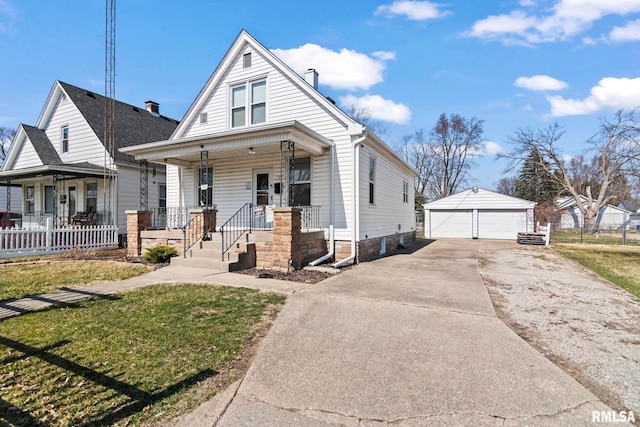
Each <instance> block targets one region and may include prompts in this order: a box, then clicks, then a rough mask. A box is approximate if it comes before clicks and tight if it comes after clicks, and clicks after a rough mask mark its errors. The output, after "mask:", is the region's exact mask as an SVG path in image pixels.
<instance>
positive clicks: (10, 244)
mask: <svg viewBox="0 0 640 427" xmlns="http://www.w3.org/2000/svg"><path fill="white" fill-rule="evenodd" d="M117 247H118V227H117V226H116V225H95V226H82V227H62V228H53V227H52V223H51V219H47V222H46V226H45V227H43V228H40V229H30V230H25V229H18V228H12V229H0V258H10V257H17V256H30V255H45V254H54V253H63V252H73V251H91V250H99V249H108V248H117Z"/></svg>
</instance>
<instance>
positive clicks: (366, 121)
mask: <svg viewBox="0 0 640 427" xmlns="http://www.w3.org/2000/svg"><path fill="white" fill-rule="evenodd" d="M348 114H349V116H351V118H352V119H353V120H355V121H356V122H358V123H361V124H363V125H365V126H366V127H367V129H368V130H369V131H371V132H372V133H374V134H376V135H377V136H384V135H385V134H386V133H387V127H386V126H385V125H384V124H382V122H381V121H380V120H376V119H372V118H371V111H369V109H368V108H367V107H363V106H360V105H355V104H353V105H351V110H350V111H349V113H348Z"/></svg>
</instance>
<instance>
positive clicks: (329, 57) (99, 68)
mask: <svg viewBox="0 0 640 427" xmlns="http://www.w3.org/2000/svg"><path fill="white" fill-rule="evenodd" d="M104 21H105V4H104V1H103V0H82V1H79V0H73V1H72V0H56V1H41V0H38V1H36V0H0V52H2V59H3V65H2V67H0V126H5V127H11V128H15V127H17V126H18V124H19V123H26V124H35V122H36V120H37V118H38V115H39V114H40V110H41V108H42V106H43V104H44V102H45V100H46V97H47V95H48V93H49V90H50V89H51V86H52V85H53V82H54V81H55V80H56V79H57V80H62V81H65V82H67V83H71V84H74V85H76V86H80V87H83V88H85V89H89V90H93V91H95V92H98V93H103V92H104V85H103V79H104V26H105V22H104ZM241 29H245V30H247V31H248V32H249V33H250V34H251V35H253V36H254V37H255V38H256V39H258V40H259V41H260V42H261V43H262V44H264V45H265V46H266V47H267V48H269V49H272V50H273V51H274V52H275V53H276V54H277V55H278V56H280V57H281V58H282V59H283V60H284V61H285V62H287V63H288V64H289V65H290V66H291V67H292V68H293V69H294V70H296V71H298V72H300V73H302V72H303V71H304V70H305V69H307V68H310V67H314V68H316V69H317V70H318V72H319V74H320V77H319V80H320V90H321V92H323V93H324V94H325V95H327V96H331V97H332V98H333V99H334V100H336V101H337V102H338V104H339V105H341V106H342V107H343V108H345V109H346V110H349V108H350V106H351V104H353V103H356V104H360V105H363V106H366V107H367V108H368V109H369V111H370V112H371V113H372V115H373V117H374V118H377V119H380V120H384V124H385V125H386V127H387V129H388V131H387V133H386V134H385V135H384V136H383V137H384V139H385V140H386V141H387V143H388V144H389V145H391V146H397V145H398V144H399V141H400V138H401V137H402V136H403V135H406V134H410V133H412V132H414V131H415V130H417V129H420V128H424V129H430V128H432V127H433V125H434V124H435V122H436V119H437V117H438V116H439V115H440V114H441V113H446V114H452V113H458V114H461V115H463V116H466V117H473V116H475V117H477V118H479V119H482V120H485V133H484V139H485V155H484V156H482V157H480V158H479V162H478V163H479V166H478V168H476V169H474V171H473V173H472V178H473V179H472V184H473V185H479V186H482V187H486V188H494V186H495V183H497V181H498V180H499V179H500V178H501V177H502V176H504V175H503V169H504V167H505V164H504V163H503V162H502V161H497V160H495V153H496V152H498V151H500V150H501V149H502V150H503V149H507V148H508V146H507V144H506V142H507V139H508V137H509V136H510V135H512V134H513V133H514V131H515V130H516V129H518V128H521V127H531V128H540V127H546V126H548V125H550V124H552V123H553V122H554V121H558V122H559V123H560V124H561V125H563V126H564V127H565V128H566V134H565V136H564V138H563V140H562V148H563V152H564V153H565V154H566V155H567V156H571V155H574V154H576V153H578V152H579V151H580V150H582V149H584V148H585V141H586V140H587V139H588V138H589V137H590V136H591V135H592V134H593V133H595V132H596V130H597V126H598V121H599V119H600V118H601V117H604V116H606V115H611V114H612V113H613V112H615V110H616V109H619V108H634V107H637V106H638V105H640V0H519V1H518V0H495V1H494V0H483V1H472V0H464V1H463V0H449V1H442V2H440V1H433V2H428V1H395V2H393V1H367V2H364V1H358V2H348V1H333V0H323V1H322V2H317V1H316V2H310V1H309V2H300V1H295V2H290V1H278V2H265V1H249V0H234V1H233V2H228V1H225V2H223V1H196V0H192V1H177V0H173V1H172V0H119V1H118V3H117V48H116V49H117V52H116V98H117V99H119V100H121V101H124V102H128V103H131V104H134V105H139V106H143V105H144V101H146V100H148V99H152V100H155V101H157V102H159V103H160V109H161V113H162V114H164V115H167V116H169V117H173V118H176V119H180V118H181V117H182V116H183V114H184V113H185V112H186V111H187V109H188V107H189V105H190V104H191V102H192V101H193V100H194V99H195V97H196V96H197V94H198V92H199V91H200V89H201V88H202V86H203V85H204V84H205V82H206V81H207V79H208V77H209V76H210V74H211V73H212V72H213V71H214V69H215V67H216V66H217V64H218V63H219V61H220V60H221V59H222V57H223V55H224V54H225V52H226V51H227V49H228V48H229V46H230V45H231V43H232V42H233V40H234V39H235V37H236V36H237V35H238V33H239V32H240V30H241Z"/></svg>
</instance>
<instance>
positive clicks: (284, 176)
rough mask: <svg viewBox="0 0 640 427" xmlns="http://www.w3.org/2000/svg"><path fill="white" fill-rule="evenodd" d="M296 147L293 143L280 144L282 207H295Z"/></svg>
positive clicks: (284, 142)
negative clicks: (294, 170)
mask: <svg viewBox="0 0 640 427" xmlns="http://www.w3.org/2000/svg"><path fill="white" fill-rule="evenodd" d="M294 160H295V147H294V144H293V142H291V141H281V142H280V206H291V205H293V184H294V178H295V176H294V173H293V163H294Z"/></svg>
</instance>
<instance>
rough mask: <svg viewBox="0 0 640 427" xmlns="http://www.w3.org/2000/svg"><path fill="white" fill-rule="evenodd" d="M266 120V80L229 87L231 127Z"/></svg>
mask: <svg viewBox="0 0 640 427" xmlns="http://www.w3.org/2000/svg"><path fill="white" fill-rule="evenodd" d="M266 121H267V82H266V80H258V81H253V82H247V83H245V84H242V85H239V86H234V87H232V88H231V127H232V128H236V127H242V126H247V124H250V125H255V124H260V123H265V122H266Z"/></svg>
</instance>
